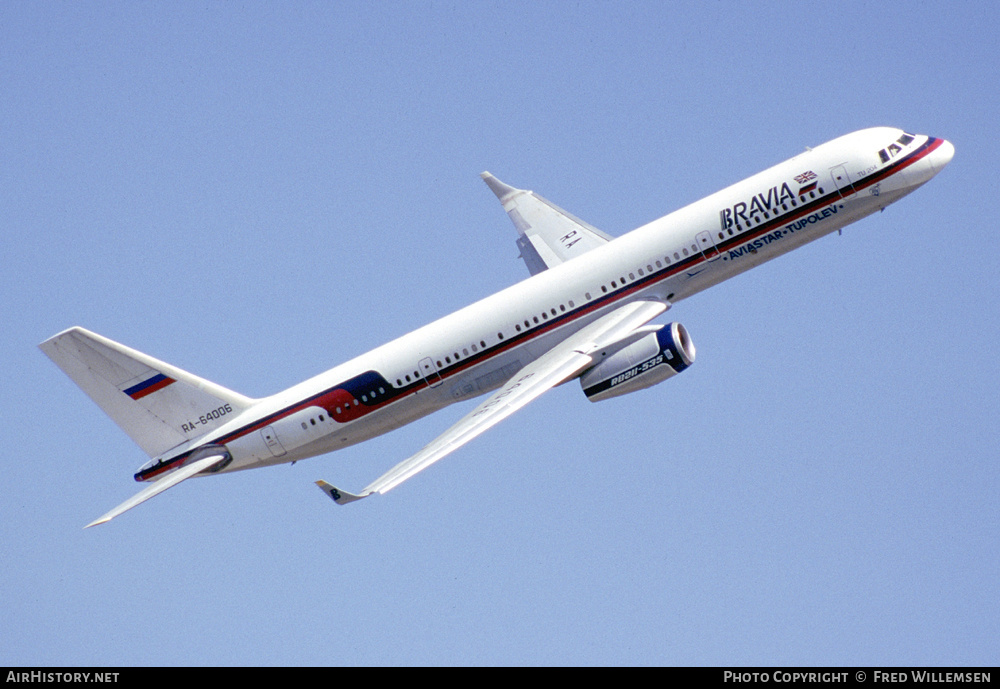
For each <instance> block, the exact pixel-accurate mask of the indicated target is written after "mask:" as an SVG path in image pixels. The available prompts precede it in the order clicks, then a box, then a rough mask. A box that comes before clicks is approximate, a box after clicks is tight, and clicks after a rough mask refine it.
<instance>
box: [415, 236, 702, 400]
mask: <svg viewBox="0 0 1000 689" xmlns="http://www.w3.org/2000/svg"><path fill="white" fill-rule="evenodd" d="M697 252H698V246H697V245H696V244H692V245H691V249H690V251H688V249H687V248H686V247H685V248H683V249H681V250H680V251H679V252H675V253H674V260H675V261H679V260H680V259H681V254H683V255H684V256H690V255H692V253H697ZM655 263H656V270H660V269H662V268H663V267H664V263H665V264H666V265H670V263H671V261H670V257H669V256H664V257H663V261H660V260H657V261H656V262H655ZM636 272H637V273H638V274H639V277H644V276H645V275H646V272H648V273H650V274H652V273H653V272H655V271H654V268H653V264H652V263H649V264H647V265H646V269H645V271H644V270H643V269H642V268H639V269H637V271H636ZM636 279H637V278H636V273H635V272H632V273H629V274H628V280H626V279H625V276H621V277H619V278H618V280H612V281H611V288H612V289H617V288H618V287H619V286H622V287H624V286H625V284H626V283H627V282H629V281H634V280H636ZM619 283H620V285H619ZM601 292H602V293H604V294H607V292H608V286H607V285H601ZM673 296H674V295H673V294H670V297H673ZM584 297H585V298H586V300H587V301H591V300H593V298H594V297H593V295H592V294H591V293H590V292H586V293H584ZM567 308H568V309H574V308H576V302H575V301H573V300H572V299H570V300H569V301H567V302H566V303H565V304H559V306H558V307H553V308H551V309H549V310H548V311H542V312H541V313H540V314H538V315H537V316H531V317H530V318H526V319H524V321H522V323H523V326H522V323H515V324H514V330H515V331H516V332H519V333H520V332H527V331H530V330H531V329H532V327H534V326H536V325H542V324H544V323H545V322H547V321H548V320H549V319H550V318H554V317H557V316H559V315H560V314H563V313H566V311H567ZM504 337H505V335H504V333H503V331H502V330H501V331H499V332H498V333H497V340H498V341H500V340H503V339H504ZM479 346H480V347H482V348H483V349H486V341H485V340H480V341H479ZM477 351H478V350H477V348H476V345H472V353H476V352H477ZM468 356H469V349H468V348H465V349H463V350H462V356H459V354H458V352H454V354H452V355H446V356H445V357H444V359H443V360H442V359H438V360H436V363H437V367H438V370H441V369H442V368H444V367H445V366H446V365H448V364H451V363H453V362H454V363H457V362H459V361H460V360H461V359H463V358H465V357H468ZM404 380H405V381H406V382H407V383H411V382H415V381H419V380H420V372H419V371H414V372H413V375H412V376H411V375H410V374H406V375H404V376H403V377H402V378H397V379H396V385H399V386H402V385H403V381H404Z"/></svg>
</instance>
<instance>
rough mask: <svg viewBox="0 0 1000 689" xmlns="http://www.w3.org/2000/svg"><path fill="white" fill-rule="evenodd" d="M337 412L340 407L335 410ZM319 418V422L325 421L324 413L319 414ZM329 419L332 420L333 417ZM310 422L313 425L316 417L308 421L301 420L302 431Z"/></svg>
mask: <svg viewBox="0 0 1000 689" xmlns="http://www.w3.org/2000/svg"><path fill="white" fill-rule="evenodd" d="M337 413H338V414H339V413H340V409H338V410H337ZM319 420H320V422H323V421H326V420H327V419H326V415H325V414H320V415H319ZM330 420H331V421H333V419H330ZM310 424H311V425H313V426H315V425H316V419H315V418H312V419H309V423H306V422H305V421H303V422H302V430H303V431H304V430H306V429H307V428H309V425H310Z"/></svg>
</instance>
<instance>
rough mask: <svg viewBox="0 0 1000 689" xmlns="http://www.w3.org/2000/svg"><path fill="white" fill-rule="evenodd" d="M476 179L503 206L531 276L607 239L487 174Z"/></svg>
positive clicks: (533, 195) (548, 203)
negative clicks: (484, 184) (511, 223)
mask: <svg viewBox="0 0 1000 689" xmlns="http://www.w3.org/2000/svg"><path fill="white" fill-rule="evenodd" d="M480 177H482V178H483V181H484V182H486V185H487V186H488V187H489V188H490V190H491V191H492V192H493V193H494V194H496V197H497V198H498V199H500V203H502V204H503V209H504V210H505V211H506V212H507V215H508V217H510V220H511V222H513V223H514V227H515V228H517V232H518V234H519V236H518V238H517V246H518V248H519V249H520V250H521V258H522V259H523V260H524V263H525V265H527V266H528V270H529V271H530V272H531V274H532V275H536V274H538V273H540V272H542V271H543V270H546V269H548V268H551V267H552V266H555V265H559V264H560V263H565V262H566V261H569V260H570V259H573V258H576V257H577V256H580V255H582V254H585V253H586V252H588V251H590V250H591V249H595V248H597V247H599V246H602V245H604V244H607V243H608V242H609V241H611V237H609V236H608V235H606V234H604V233H603V232H601V231H600V230H599V229H597V228H596V227H594V226H593V225H590V224H588V223H585V222H584V221H583V220H580V219H579V218H577V217H575V216H573V215H571V214H570V213H567V212H566V211H564V210H563V209H562V208H559V206H557V205H555V204H554V203H552V202H551V201H548V200H547V199H544V198H542V197H541V196H539V195H538V194H536V193H535V192H533V191H527V190H524V189H516V188H514V187H512V186H510V185H509V184H505V183H503V182H501V181H500V180H499V179H497V178H496V177H494V176H493V175H491V174H490V173H489V172H483V173H482V174H481V175H480Z"/></svg>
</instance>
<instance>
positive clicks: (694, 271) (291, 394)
mask: <svg viewBox="0 0 1000 689" xmlns="http://www.w3.org/2000/svg"><path fill="white" fill-rule="evenodd" d="M907 139H909V141H907ZM901 141H904V142H906V143H901ZM952 152H953V149H952V148H951V144H949V143H948V142H946V141H943V140H942V139H935V138H932V137H926V136H911V135H907V134H905V133H904V132H902V131H901V130H899V129H891V128H875V129H867V130H862V131H859V132H854V133H853V134H848V135H846V136H843V137H840V138H838V139H835V140H833V141H831V142H829V143H826V144H824V145H822V146H819V147H817V148H815V149H812V150H809V151H807V152H804V153H802V154H800V155H798V156H795V157H794V158H791V159H790V160H787V161H785V162H783V163H780V164H778V165H776V166H774V167H772V168H769V169H767V170H765V171H763V172H761V173H759V174H756V175H754V176H752V177H750V178H748V179H745V180H743V181H742V182H739V183H737V184H734V185H732V186H730V187H727V188H726V189H723V190H722V191H719V192H717V193H715V194H712V195H711V196H708V197H706V198H704V199H702V200H700V201H698V202H696V203H693V204H691V205H689V206H686V207H684V208H681V209H680V210H677V211H675V212H673V213H671V214H669V215H666V216H664V217H662V218H660V219H658V220H655V221H653V222H651V223H649V224H647V225H644V226H642V227H640V228H638V229H636V230H633V231H632V232H629V233H628V234H626V235H623V236H622V237H619V238H617V239H615V240H614V241H611V242H609V243H608V244H606V245H604V246H601V247H599V248H596V249H594V250H592V251H590V252H588V253H586V254H584V255H582V256H580V257H578V258H575V259H573V260H571V261H568V262H566V263H562V264H560V265H556V266H554V267H552V268H550V269H548V270H545V271H543V272H541V273H539V274H537V275H534V276H533V277H530V278H528V279H526V280H524V281H522V282H519V283H517V284H515V285H513V286H511V287H508V288H507V289H504V290H502V291H500V292H498V293H496V294H494V295H492V296H489V297H487V298H485V299H482V300H480V301H478V302H476V303H474V304H472V305H470V306H467V307H465V308H464V309H461V310H459V311H456V312H455V313H452V314H450V315H448V316H445V317H444V318H441V319H439V320H437V321H434V322H433V323H430V324H429V325H426V326H424V327H422V328H420V329H418V330H415V331H413V332H411V333H409V334H407V335H404V336H403V337H400V338H398V339H396V340H393V341H392V342H389V343H388V344H385V345H383V346H381V347H378V348H377V349H374V350H372V351H370V352H367V353H365V354H362V355H361V356H359V357H356V358H355V359H352V360H350V361H348V362H346V363H344V364H341V365H340V366H337V367H335V368H333V369H331V370H329V371H326V372H325V373H322V374H320V375H318V376H315V377H313V378H310V379H309V380H306V381H304V382H302V383H300V384H298V385H295V386H293V387H291V388H289V389H287V390H285V391H283V392H281V393H278V394H277V395H273V396H271V397H268V398H266V399H264V400H261V401H260V402H259V403H258V404H256V405H254V406H253V407H252V408H250V409H248V410H247V411H245V412H244V413H243V414H241V415H239V416H237V417H236V418H234V419H232V420H231V421H229V422H227V423H226V424H225V425H223V426H221V427H220V428H218V429H216V430H215V431H213V432H212V433H210V434H208V435H207V436H205V437H201V438H198V439H197V445H203V444H205V443H218V444H224V445H225V446H226V447H227V448H228V449H229V451H230V453H231V454H232V457H233V460H232V462H231V463H230V464H229V465H228V466H227V467H226V468H225V469H224V470H225V471H234V470H240V469H248V468H252V467H257V466H264V465H268V464H278V463H284V462H290V461H296V460H299V459H304V458H307V457H312V456H315V455H319V454H323V453H327V452H331V451H333V450H337V449H339V448H342V447H347V446H348V445H353V444H355V443H358V442H361V441H364V440H367V439H369V438H372V437H374V436H377V435H380V434H382V433H386V432H388V431H390V430H393V429H395V428H398V427H400V426H402V425H404V424H407V423H410V422H411V421H414V420H416V419H418V418H420V417H423V416H425V415H427V414H430V413H431V412H434V411H436V410H438V409H441V408H443V407H445V406H448V405H449V404H452V403H453V402H457V401H461V400H465V399H469V398H472V397H475V396H478V395H481V394H483V393H486V392H488V391H489V390H493V389H495V388H497V387H499V386H500V385H502V384H503V383H504V382H505V381H506V380H508V379H510V378H511V376H513V374H514V373H515V372H516V371H517V370H518V369H519V368H521V367H522V366H524V365H526V364H527V363H529V362H531V361H533V360H534V359H536V358H537V357H539V356H541V355H542V354H543V353H545V352H546V351H548V350H549V349H551V348H552V347H553V346H554V345H555V344H556V343H558V342H559V341H561V340H563V339H565V338H566V337H567V336H568V335H570V334H572V333H574V332H576V331H578V330H579V329H580V328H582V327H584V326H586V325H587V324H589V323H592V322H593V321H594V320H595V319H597V318H598V317H600V316H602V315H604V314H606V313H608V312H609V311H610V310H612V309H615V308H617V307H619V306H621V305H622V303H624V302H626V301H631V300H634V299H638V298H643V297H647V298H648V297H655V298H657V299H661V300H664V301H668V302H677V301H680V300H682V299H685V298H687V297H689V296H691V295H692V294H695V293H696V292H699V291H701V290H704V289H706V288H707V287H710V286H712V285H714V284H716V283H719V282H722V281H723V280H726V279H728V278H730V277H733V276H734V275H737V274H739V273H742V272H743V271H745V270H749V269H750V268H753V267H754V266H757V265H759V264H761V263H763V262H765V261H768V260H770V259H772V258H775V257H776V256H779V255H781V254H783V253H786V252H788V251H791V250H792V249H795V248H797V247H799V246H801V245H803V244H805V243H806V242H810V241H812V240H814V239H817V238H819V237H821V236H823V235H825V234H828V233H830V232H833V231H835V230H838V229H840V228H842V227H844V226H845V225H847V224H849V223H851V222H854V221H856V220H858V219H860V218H862V217H864V216H866V215H869V214H871V213H873V212H875V211H878V210H880V209H882V208H884V207H885V206H887V205H888V204H890V203H892V202H894V201H896V200H898V199H899V198H901V197H902V196H904V195H906V194H908V193H909V192H911V191H913V190H914V189H915V188H917V187H918V186H920V185H921V184H923V183H924V182H926V181H927V180H928V179H930V178H931V177H932V176H934V175H935V174H936V173H937V172H938V171H939V170H940V169H941V168H942V167H943V166H944V165H945V164H946V163H947V162H948V161H949V160H950V159H951V155H952ZM194 447H195V444H194V442H193V441H192V443H191V444H190V446H182V447H179V448H175V449H174V450H172V451H171V452H169V453H167V454H166V455H164V456H162V457H159V458H156V459H155V460H154V461H153V462H151V463H150V464H149V465H147V466H146V467H144V468H143V469H142V470H140V472H139V473H138V474H136V478H137V480H151V479H153V478H156V477H157V476H158V475H160V474H162V473H163V472H164V471H167V470H169V469H170V468H173V467H174V466H177V465H178V463H179V462H180V461H182V460H183V458H184V457H186V456H187V455H189V454H190V452H191V451H192V450H193V449H194Z"/></svg>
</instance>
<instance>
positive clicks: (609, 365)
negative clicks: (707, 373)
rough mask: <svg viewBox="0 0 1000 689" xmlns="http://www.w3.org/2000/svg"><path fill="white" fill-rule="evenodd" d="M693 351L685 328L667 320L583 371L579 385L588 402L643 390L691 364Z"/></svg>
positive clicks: (692, 344)
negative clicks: (664, 323)
mask: <svg viewBox="0 0 1000 689" xmlns="http://www.w3.org/2000/svg"><path fill="white" fill-rule="evenodd" d="M694 354H695V348H694V343H693V342H691V336H690V335H688V331H687V329H686V328H685V327H684V326H683V325H681V324H680V323H670V324H669V325H667V326H666V327H664V328H663V329H662V330H658V331H657V332H655V333H650V334H649V335H647V336H646V337H644V338H642V339H641V340H639V341H637V342H633V343H632V344H630V345H629V346H628V347H625V348H623V349H620V350H618V351H617V352H615V353H614V354H612V355H611V356H609V357H608V358H606V359H604V360H603V361H602V362H600V363H599V364H597V365H596V366H594V367H593V368H591V369H588V370H587V371H585V372H584V373H583V375H582V376H580V386H581V387H582V388H583V392H584V394H585V395H587V399H589V400H590V401H591V402H600V401H601V400H606V399H610V398H612V397H618V396H619V395H624V394H627V393H629V392H635V391H636V390H644V389H646V388H648V387H650V386H653V385H656V384H657V383H662V382H663V381H665V380H666V379H667V378H673V377H674V376H676V375H677V374H678V373H680V372H681V371H683V370H684V369H686V368H687V367H688V366H690V365H691V364H693V363H694Z"/></svg>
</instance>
